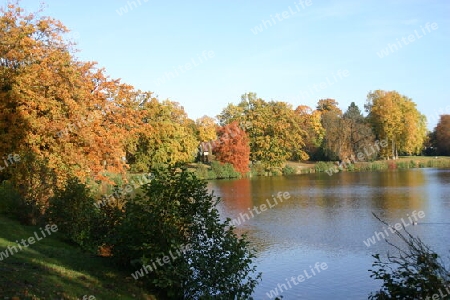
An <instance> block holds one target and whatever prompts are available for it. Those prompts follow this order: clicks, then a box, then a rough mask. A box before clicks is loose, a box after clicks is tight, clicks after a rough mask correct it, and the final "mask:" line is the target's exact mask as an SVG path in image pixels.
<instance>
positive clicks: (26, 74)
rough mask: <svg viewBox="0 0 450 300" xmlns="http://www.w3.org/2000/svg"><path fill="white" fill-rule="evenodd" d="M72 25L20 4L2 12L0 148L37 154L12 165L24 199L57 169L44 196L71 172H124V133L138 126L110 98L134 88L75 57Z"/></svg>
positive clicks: (98, 175)
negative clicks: (122, 119) (121, 120)
mask: <svg viewBox="0 0 450 300" xmlns="http://www.w3.org/2000/svg"><path fill="white" fill-rule="evenodd" d="M67 31H68V30H67V29H66V28H65V27H64V25H62V24H61V22H59V21H57V20H54V19H52V18H48V17H36V15H35V14H27V13H25V12H24V10H23V9H21V8H20V7H18V6H17V5H15V4H9V5H8V6H7V7H5V8H1V10H0V40H1V43H0V151H1V152H2V153H18V154H20V155H21V156H22V157H25V158H27V159H30V161H29V164H28V162H27V164H28V167H27V168H15V169H12V173H13V174H12V176H13V179H14V184H16V185H17V186H20V187H21V188H20V191H21V192H22V193H23V196H24V197H25V198H34V196H33V193H34V192H33V189H35V188H34V187H33V185H32V184H29V183H30V182H39V179H40V178H39V177H36V176H40V175H38V174H42V172H43V171H44V170H47V171H46V172H48V173H49V178H50V177H53V175H55V180H56V181H55V183H54V184H53V183H51V184H48V185H47V188H46V192H45V193H43V194H44V195H45V197H42V199H41V200H39V201H43V202H45V201H46V200H45V199H46V198H48V196H49V195H51V193H52V187H54V186H55V185H56V186H61V185H62V183H63V182H64V180H65V179H66V178H68V177H69V176H78V177H80V178H82V179H83V178H84V179H85V178H87V177H94V178H95V179H105V177H104V171H111V172H124V171H125V169H126V165H125V164H123V163H119V161H120V158H121V157H123V156H124V153H125V152H124V147H123V142H122V140H121V138H120V137H123V136H125V135H126V134H125V132H129V130H131V129H132V127H135V126H131V127H130V126H128V127H127V128H125V127H124V126H121V125H120V126H119V125H117V122H116V121H117V117H116V116H118V115H117V114H115V111H117V110H118V109H120V104H117V105H116V104H113V103H112V102H111V101H109V99H108V98H109V96H108V95H110V94H111V93H113V91H117V90H120V91H121V92H120V97H122V98H126V99H129V98H130V97H131V96H132V95H130V94H129V93H128V92H129V91H130V89H129V88H128V87H127V86H125V85H123V84H121V83H120V82H118V81H114V80H110V79H109V78H107V77H106V76H105V75H104V71H103V70H102V69H99V68H98V67H96V65H95V63H91V62H81V61H79V60H78V59H76V58H74V56H73V55H72V51H73V50H72V48H73V46H72V44H71V43H70V42H66V41H65V39H64V34H65V33H67ZM127 117H128V118H129V117H131V116H129V115H128V116H127ZM129 120H130V121H128V122H129V123H132V122H133V121H132V120H134V118H129ZM24 163H25V160H24ZM33 166H35V167H36V168H37V169H36V172H33V170H30V168H31V167H33ZM20 172H22V173H20ZM31 177H32V178H31ZM34 177H36V178H34ZM48 182H50V181H48Z"/></svg>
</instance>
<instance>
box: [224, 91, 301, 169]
mask: <svg viewBox="0 0 450 300" xmlns="http://www.w3.org/2000/svg"><path fill="white" fill-rule="evenodd" d="M274 116H277V117H276V118H274ZM218 118H219V120H220V122H221V123H225V124H228V122H232V121H238V122H239V124H240V125H241V127H244V128H246V132H247V134H248V136H249V139H250V158H251V160H252V161H253V162H257V161H259V162H261V163H262V165H263V167H264V168H265V169H266V171H271V170H273V169H274V168H278V167H281V166H282V165H283V163H284V162H285V161H286V160H287V159H291V158H295V159H302V160H303V159H307V158H308V154H307V153H306V152H305V150H304V147H305V143H304V141H305V139H306V137H307V133H306V131H304V130H303V129H302V128H301V127H300V123H301V122H300V119H299V115H298V114H296V113H295V111H294V110H293V108H292V106H291V105H290V104H287V103H285V102H279V101H268V102H267V101H265V100H263V99H261V98H257V97H256V94H255V93H248V94H245V95H243V96H242V97H241V102H240V103H239V104H238V105H237V106H234V105H228V107H227V108H226V109H225V110H224V111H223V112H222V113H221V115H219V116H218Z"/></svg>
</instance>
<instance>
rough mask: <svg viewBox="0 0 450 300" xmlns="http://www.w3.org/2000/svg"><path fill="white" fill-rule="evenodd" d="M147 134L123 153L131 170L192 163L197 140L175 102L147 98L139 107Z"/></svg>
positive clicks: (140, 135)
mask: <svg viewBox="0 0 450 300" xmlns="http://www.w3.org/2000/svg"><path fill="white" fill-rule="evenodd" d="M140 109H141V110H142V113H143V118H144V121H145V123H146V124H149V125H150V127H151V128H152V131H151V132H150V133H142V132H141V133H140V134H139V137H138V138H137V139H136V140H135V142H134V147H133V148H132V151H130V152H129V153H128V154H127V156H128V157H127V159H128V160H129V162H130V164H131V167H132V170H133V171H136V172H148V171H149V170H151V169H152V168H156V167H158V166H160V165H167V164H174V163H177V162H190V161H193V159H194V158H195V155H196V154H197V146H198V142H197V138H196V135H195V132H193V127H192V126H191V125H192V120H190V119H189V118H188V116H187V114H186V112H185V111H184V109H183V107H181V106H180V105H179V104H178V103H177V102H171V101H169V100H165V101H162V102H160V101H158V100H157V99H156V98H151V99H150V100H149V101H147V102H145V103H144V104H143V105H142V106H141V108H140Z"/></svg>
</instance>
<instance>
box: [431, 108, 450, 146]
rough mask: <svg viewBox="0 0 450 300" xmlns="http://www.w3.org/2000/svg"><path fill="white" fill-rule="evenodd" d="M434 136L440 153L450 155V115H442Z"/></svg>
mask: <svg viewBox="0 0 450 300" xmlns="http://www.w3.org/2000/svg"><path fill="white" fill-rule="evenodd" d="M434 136H435V145H436V147H437V152H438V153H439V155H450V115H441V116H440V119H439V122H438V124H437V126H436V127H435V128H434Z"/></svg>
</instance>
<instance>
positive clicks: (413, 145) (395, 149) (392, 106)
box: [365, 90, 426, 159]
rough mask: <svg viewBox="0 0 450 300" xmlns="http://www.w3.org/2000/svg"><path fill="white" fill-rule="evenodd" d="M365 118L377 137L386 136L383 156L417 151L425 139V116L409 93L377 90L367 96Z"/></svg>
mask: <svg viewBox="0 0 450 300" xmlns="http://www.w3.org/2000/svg"><path fill="white" fill-rule="evenodd" d="M365 109H366V111H367V112H368V113H369V115H368V118H369V120H370V123H371V125H372V128H373V130H374V133H375V135H376V136H377V138H378V139H387V140H388V143H389V147H386V148H383V149H381V154H382V156H384V157H386V158H389V157H392V158H394V159H395V158H398V155H399V153H404V154H408V155H411V154H419V153H420V152H421V150H422V147H423V144H424V142H425V139H426V118H425V116H423V115H422V114H420V112H419V111H418V110H417V108H416V104H415V103H414V102H413V101H412V100H411V99H410V98H408V97H406V96H403V95H400V94H399V93H398V92H396V91H389V92H386V91H382V90H376V91H373V92H370V93H369V94H368V96H367V102H366V105H365Z"/></svg>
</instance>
